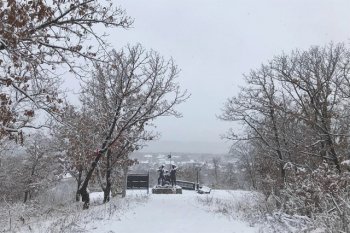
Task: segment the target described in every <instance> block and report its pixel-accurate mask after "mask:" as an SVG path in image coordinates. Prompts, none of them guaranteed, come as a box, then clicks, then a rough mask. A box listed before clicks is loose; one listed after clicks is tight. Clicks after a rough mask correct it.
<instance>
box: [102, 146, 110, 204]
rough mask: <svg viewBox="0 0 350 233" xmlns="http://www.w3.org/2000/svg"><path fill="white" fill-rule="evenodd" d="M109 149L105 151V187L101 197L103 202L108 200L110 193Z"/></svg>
mask: <svg viewBox="0 0 350 233" xmlns="http://www.w3.org/2000/svg"><path fill="white" fill-rule="evenodd" d="M111 171H112V168H111V150H110V149H108V151H107V168H106V188H104V190H103V192H104V197H103V203H106V202H109V199H110V194H111V186H112V182H111Z"/></svg>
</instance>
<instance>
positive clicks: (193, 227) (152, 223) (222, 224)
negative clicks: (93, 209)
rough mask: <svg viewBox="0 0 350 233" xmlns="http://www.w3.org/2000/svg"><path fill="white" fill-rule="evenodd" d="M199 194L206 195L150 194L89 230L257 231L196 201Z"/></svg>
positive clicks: (124, 232)
mask: <svg viewBox="0 0 350 233" xmlns="http://www.w3.org/2000/svg"><path fill="white" fill-rule="evenodd" d="M130 193H131V192H130ZM130 193H129V195H130ZM215 194H217V195H218V196H224V197H227V198H229V197H232V193H229V192H225V191H221V192H220V191H216V193H214V194H211V195H214V196H215ZM225 194H226V195H225ZM239 194H241V193H239ZM131 195H134V194H131ZM203 195H205V194H203ZM198 198H206V197H204V196H201V195H200V194H197V193H195V192H193V191H184V192H183V194H182V195H180V194H172V195H164V194H157V195H156V194H154V195H152V194H151V195H150V196H149V198H148V201H147V202H145V203H143V204H141V205H138V206H136V207H135V208H132V209H130V210H129V211H127V213H125V214H124V215H123V216H121V217H116V218H111V219H110V220H108V221H103V222H101V223H98V224H91V226H88V228H89V229H88V230H89V231H91V232H110V233H111V232H118V233H134V232H143V233H153V232H159V231H161V232H167V233H180V232H183V233H185V232H202V233H205V232H208V233H252V232H258V228H257V227H251V226H249V224H248V223H246V222H243V221H240V220H238V219H232V218H230V217H228V216H227V215H225V214H221V213H215V212H213V211H210V210H209V209H208V207H207V206H205V205H203V203H201V202H199V201H198Z"/></svg>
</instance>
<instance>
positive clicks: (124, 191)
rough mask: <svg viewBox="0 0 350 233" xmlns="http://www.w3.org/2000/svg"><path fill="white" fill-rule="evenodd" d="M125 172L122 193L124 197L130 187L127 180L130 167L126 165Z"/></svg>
mask: <svg viewBox="0 0 350 233" xmlns="http://www.w3.org/2000/svg"><path fill="white" fill-rule="evenodd" d="M123 172H124V179H123V191H122V197H125V196H126V188H127V185H128V182H127V179H128V165H124V167H123Z"/></svg>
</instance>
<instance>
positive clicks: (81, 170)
mask: <svg viewBox="0 0 350 233" xmlns="http://www.w3.org/2000/svg"><path fill="white" fill-rule="evenodd" d="M82 173H83V169H82V167H80V168H79V171H78V180H77V183H78V184H77V185H78V187H77V192H76V194H75V201H77V202H78V201H80V192H79V188H80V185H81V176H82Z"/></svg>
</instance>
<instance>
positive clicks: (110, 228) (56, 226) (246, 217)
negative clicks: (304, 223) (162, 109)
mask: <svg viewBox="0 0 350 233" xmlns="http://www.w3.org/2000/svg"><path fill="white" fill-rule="evenodd" d="M102 196H103V195H102V193H92V194H91V208H90V209H89V210H85V211H82V210H81V203H72V204H71V205H68V207H67V206H65V207H62V208H61V209H60V208H59V207H55V208H53V209H52V210H51V212H47V211H45V212H44V213H43V214H42V215H41V216H40V215H36V216H35V217H31V218H26V220H25V222H23V223H22V222H19V221H18V219H17V220H16V218H15V217H14V218H13V219H12V221H13V223H12V224H13V226H12V232H38V233H41V232H50V233H51V232H52V233H53V232H67V233H71V232H72V233H73V232H74V233H76V232H97V233H100V232H101V233H113V232H115V233H136V232H142V233H153V232H159V231H161V232H166V233H175V232H176V233H179V232H181V233H187V232H200V233H205V232H208V233H253V232H257V233H258V232H259V233H260V232H301V231H300V229H301V228H300V226H299V225H298V222H297V224H295V225H294V226H289V225H288V223H287V225H285V224H284V223H283V224H282V225H279V223H276V221H275V219H271V218H270V219H269V217H264V216H265V212H264V210H263V209H264V208H266V203H264V201H263V200H264V198H263V196H262V195H260V194H258V193H254V192H249V191H233V190H231V191H225V190H212V191H211V193H210V194H198V193H196V192H194V191H185V190H184V191H183V194H168V195H166V194H149V195H147V194H146V191H145V190H132V191H131V190H128V191H127V198H112V200H111V201H110V202H109V203H107V204H102ZM263 212H264V213H263ZM262 213H263V214H262ZM15 221H16V224H14V222H15ZM293 221H294V220H293ZM272 225H274V226H272ZM5 229H8V227H7V226H5ZM0 232H6V231H5V230H3V231H1V230H0Z"/></svg>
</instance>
